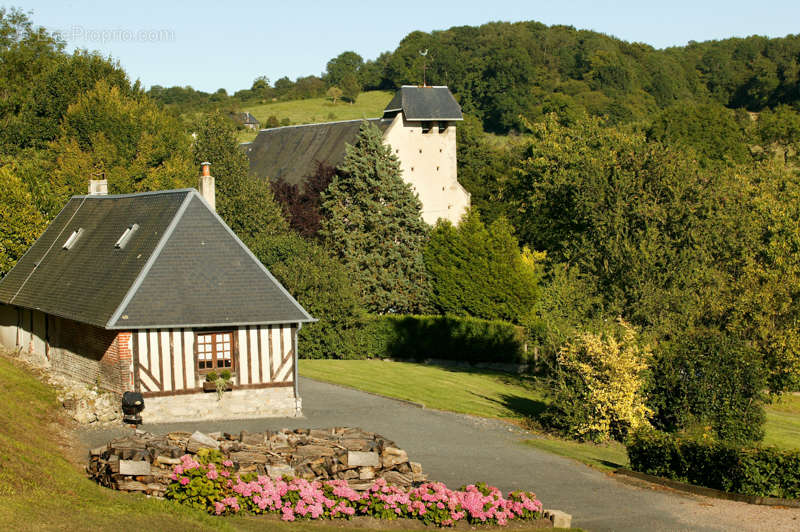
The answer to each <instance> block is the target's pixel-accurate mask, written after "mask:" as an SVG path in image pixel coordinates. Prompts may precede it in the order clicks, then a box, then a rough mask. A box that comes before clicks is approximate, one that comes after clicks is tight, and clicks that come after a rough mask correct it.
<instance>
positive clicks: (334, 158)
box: [243, 118, 391, 185]
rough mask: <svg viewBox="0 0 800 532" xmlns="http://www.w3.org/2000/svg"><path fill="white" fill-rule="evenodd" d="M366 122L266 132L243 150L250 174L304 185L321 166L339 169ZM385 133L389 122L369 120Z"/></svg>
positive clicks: (284, 128)
mask: <svg viewBox="0 0 800 532" xmlns="http://www.w3.org/2000/svg"><path fill="white" fill-rule="evenodd" d="M362 122H363V120H346V121H342V122H327V123H322V124H306V125H302V126H287V127H276V128H271V129H262V130H261V131H259V133H258V136H257V137H256V138H255V140H254V141H253V142H251V143H249V144H246V145H244V146H243V148H244V150H245V153H247V157H248V158H249V159H250V173H251V174H252V175H255V176H257V177H261V178H266V179H270V180H277V179H281V178H283V180H285V181H286V182H288V183H291V184H293V185H302V184H303V183H304V182H305V180H306V178H308V177H309V176H311V175H313V174H314V172H315V171H316V169H317V164H318V163H324V164H327V165H329V166H334V167H335V166H338V165H339V164H341V162H342V161H343V160H344V148H345V145H346V144H353V142H355V139H356V137H357V136H358V131H359V128H360V127H361V123H362ZM368 122H372V123H374V124H375V125H377V126H378V127H379V128H381V129H382V130H385V129H386V128H387V127H389V124H390V123H391V122H390V121H389V120H383V119H380V118H372V119H369V120H368Z"/></svg>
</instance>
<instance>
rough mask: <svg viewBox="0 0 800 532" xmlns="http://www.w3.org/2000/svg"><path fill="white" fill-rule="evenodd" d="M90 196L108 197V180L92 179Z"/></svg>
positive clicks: (90, 181)
mask: <svg viewBox="0 0 800 532" xmlns="http://www.w3.org/2000/svg"><path fill="white" fill-rule="evenodd" d="M89 195H90V196H107V195H108V180H107V179H90V180H89Z"/></svg>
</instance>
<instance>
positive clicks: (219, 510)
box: [214, 501, 225, 515]
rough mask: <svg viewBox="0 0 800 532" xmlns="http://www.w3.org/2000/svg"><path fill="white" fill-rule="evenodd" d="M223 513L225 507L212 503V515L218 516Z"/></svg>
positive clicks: (218, 503)
mask: <svg viewBox="0 0 800 532" xmlns="http://www.w3.org/2000/svg"><path fill="white" fill-rule="evenodd" d="M224 511H225V505H224V504H222V503H221V502H219V501H217V502H215V503H214V513H215V514H217V515H219V514H221V513H222V512H224Z"/></svg>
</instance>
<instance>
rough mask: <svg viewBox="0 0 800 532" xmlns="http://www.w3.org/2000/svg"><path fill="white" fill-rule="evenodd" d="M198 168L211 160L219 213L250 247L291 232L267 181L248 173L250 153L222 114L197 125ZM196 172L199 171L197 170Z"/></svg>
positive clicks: (194, 151)
mask: <svg viewBox="0 0 800 532" xmlns="http://www.w3.org/2000/svg"><path fill="white" fill-rule="evenodd" d="M196 133H197V138H196V139H195V143H194V147H193V153H194V163H195V168H198V167H199V164H200V163H201V162H204V161H207V162H210V163H211V173H212V175H213V176H214V181H215V185H216V188H217V193H216V203H217V212H219V215H220V216H221V217H222V219H223V220H225V223H227V224H228V225H229V226H230V227H231V229H233V231H234V232H235V233H236V234H237V235H238V236H239V238H241V239H242V241H243V242H244V243H245V245H247V246H248V247H252V246H256V245H258V243H259V242H260V241H261V240H263V239H264V238H266V237H268V236H272V235H276V234H282V233H285V232H287V231H288V229H289V228H288V224H287V223H286V220H285V219H284V218H283V215H282V214H281V208H280V206H279V205H278V203H277V202H276V201H275V198H274V197H273V195H272V190H271V189H270V186H269V183H268V182H267V181H266V180H263V179H258V178H254V177H251V176H249V175H248V169H249V163H248V161H247V155H245V153H244V152H243V151H242V150H241V148H239V142H238V140H237V139H236V130H235V128H234V127H233V125H232V124H231V121H230V120H228V119H227V118H226V117H225V116H224V115H223V114H222V113H220V112H218V111H217V112H214V113H213V114H210V115H208V116H206V117H205V118H204V119H203V121H202V122H201V123H200V124H199V126H198V128H197V131H196ZM195 173H196V172H195Z"/></svg>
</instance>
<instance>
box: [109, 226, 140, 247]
mask: <svg viewBox="0 0 800 532" xmlns="http://www.w3.org/2000/svg"><path fill="white" fill-rule="evenodd" d="M137 229H139V224H131V225H129V226H128V228H127V229H125V232H124V233H122V236H121V237H119V240H117V243H116V244H114V247H115V248H116V249H122V248H124V247H125V244H127V243H128V240H130V239H131V237H132V236H133V233H135V232H136V230H137Z"/></svg>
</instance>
